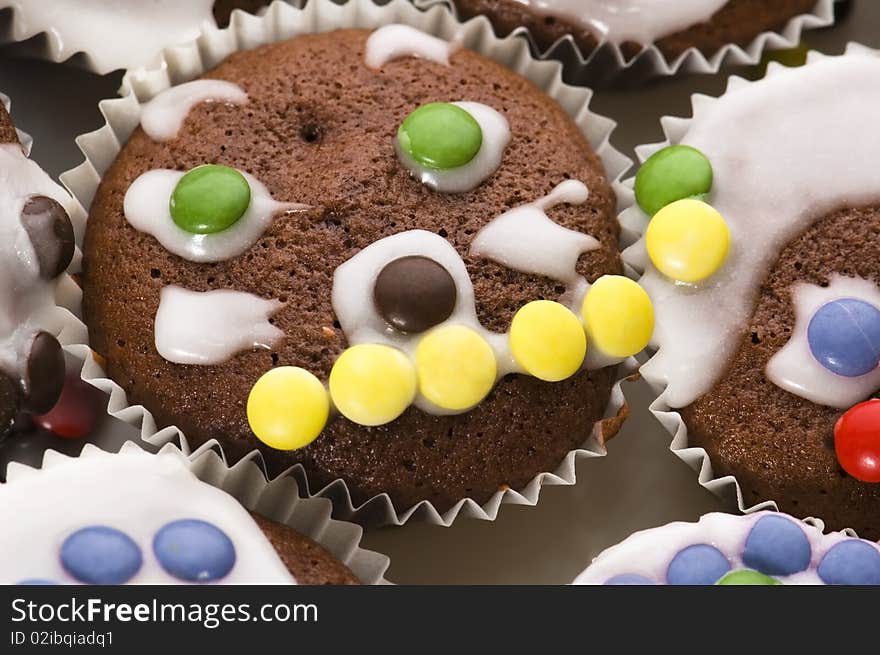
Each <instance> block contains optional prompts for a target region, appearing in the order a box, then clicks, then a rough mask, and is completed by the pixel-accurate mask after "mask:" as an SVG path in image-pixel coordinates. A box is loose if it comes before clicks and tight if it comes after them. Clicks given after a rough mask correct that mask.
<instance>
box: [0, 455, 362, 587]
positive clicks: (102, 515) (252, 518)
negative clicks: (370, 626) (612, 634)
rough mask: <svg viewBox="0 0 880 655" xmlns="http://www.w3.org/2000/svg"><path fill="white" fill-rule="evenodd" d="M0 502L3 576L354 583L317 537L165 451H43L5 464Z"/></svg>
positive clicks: (50, 580) (17, 580) (58, 580)
mask: <svg viewBox="0 0 880 655" xmlns="http://www.w3.org/2000/svg"><path fill="white" fill-rule="evenodd" d="M254 495H255V494H251V498H253V497H254ZM257 497H259V495H258V494H257ZM0 499H2V502H0V512H5V516H6V523H7V525H14V526H15V529H14V530H7V531H5V533H4V536H3V537H0V553H2V554H3V555H4V557H3V561H4V562H5V565H4V566H3V571H2V572H0V578H2V582H3V583H4V584H77V583H84V584H102V585H104V584H108V585H109V584H113V585H115V584H206V583H220V584H308V585H323V584H360V582H359V581H358V579H357V577H356V576H355V575H354V573H352V571H351V570H350V569H349V568H348V567H347V566H346V565H345V564H343V563H342V562H340V561H339V560H338V559H337V558H336V557H334V556H333V555H331V554H330V553H329V552H328V551H327V550H325V549H324V548H323V547H322V546H321V545H319V544H317V543H316V542H314V541H312V540H311V539H309V538H308V537H305V536H303V535H302V534H300V533H298V532H297V531H296V530H294V529H292V528H291V527H289V526H288V525H284V524H282V523H278V522H275V521H272V520H269V519H267V518H264V517H262V516H260V515H259V514H256V513H250V512H248V511H247V510H246V509H245V508H243V507H242V506H241V505H240V504H239V503H238V501H237V500H236V499H235V498H233V497H232V496H230V495H229V494H227V493H225V492H224V491H222V490H220V489H217V488H215V487H213V486H211V485H208V484H205V483H204V482H201V481H199V479H198V478H196V476H195V475H193V473H192V472H191V470H190V466H189V465H188V463H187V461H186V459H185V458H184V457H183V456H181V455H180V454H179V453H177V452H174V451H171V450H167V451H164V452H161V453H159V454H157V455H150V454H147V453H145V452H143V451H142V450H140V449H138V448H137V447H135V446H130V447H127V448H124V449H123V451H122V452H121V453H120V454H117V455H112V454H109V453H105V452H103V451H101V450H98V449H97V448H94V447H91V446H88V447H86V449H85V450H84V451H83V454H82V455H81V456H80V457H78V458H70V457H66V456H64V455H60V454H58V453H55V452H52V451H49V452H47V453H46V455H45V459H44V462H43V467H42V469H40V470H38V469H32V468H29V467H25V466H22V465H15V464H13V465H11V466H10V470H9V481H8V482H7V483H6V484H3V485H0ZM307 502H308V501H307ZM22 516H31V517H33V516H39V517H40V520H38V521H35V520H32V521H22V520H21V517H22ZM323 521H324V522H326V518H325V519H323ZM317 522H321V519H320V518H318V519H317ZM355 532H356V534H357V533H359V531H355ZM22 544H27V548H26V549H22V548H21V545H22ZM354 550H357V549H356V548H355V549H354ZM95 553H101V557H99V558H96V557H95ZM361 553H365V551H361ZM359 554H360V553H359ZM366 555H369V554H368V553H367V554H366ZM362 559H369V557H365V558H364V557H362Z"/></svg>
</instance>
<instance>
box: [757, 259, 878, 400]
mask: <svg viewBox="0 0 880 655" xmlns="http://www.w3.org/2000/svg"><path fill="white" fill-rule="evenodd" d="M792 298H793V300H794V310H795V325H794V329H793V330H792V333H791V339H789V341H788V343H786V344H785V346H783V347H782V348H781V349H780V350H779V352H777V353H776V354H775V355H773V357H772V358H771V359H770V361H769V362H767V367H766V374H767V379H769V380H770V381H771V382H772V383H773V384H775V385H777V386H779V387H782V388H783V389H785V390H786V391H789V392H791V393H793V394H795V395H798V396H800V397H801V398H806V399H807V400H809V401H810V402H814V403H817V404H819V405H828V406H829V407H838V408H840V409H846V408H848V407H852V406H853V405H855V404H856V403H858V402H860V401H862V400H864V399H865V398H867V397H868V396H869V395H871V394H872V393H874V392H875V391H877V389H880V368H878V369H874V370H873V371H872V372H870V373H868V374H866V375H862V376H859V377H855V378H850V377H844V376H842V375H835V374H834V373H832V372H831V371H829V370H828V369H827V368H825V367H824V366H822V365H821V364H820V363H819V362H818V361H816V358H815V357H813V354H812V352H811V351H810V343H809V341H808V339H807V327H808V326H809V324H810V319H811V318H812V317H813V314H815V313H816V311H818V309H819V308H820V307H822V306H823V305H825V304H826V303H829V302H831V301H832V300H837V299H840V298H858V299H859V300H864V301H865V302H867V303H870V304H872V305H874V306H876V307H880V289H878V287H877V285H876V284H874V283H873V282H871V281H870V280H863V279H861V278H852V277H844V276H843V275H833V276H832V277H831V279H830V282H829V284H828V286H827V287H819V286H816V285H814V284H807V283H806V282H801V283H799V284H797V285H795V287H794V289H793V290H792Z"/></svg>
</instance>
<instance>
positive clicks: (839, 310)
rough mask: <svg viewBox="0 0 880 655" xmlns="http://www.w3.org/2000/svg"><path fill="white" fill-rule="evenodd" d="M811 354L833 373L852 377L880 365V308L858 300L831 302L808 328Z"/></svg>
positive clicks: (823, 306)
mask: <svg viewBox="0 0 880 655" xmlns="http://www.w3.org/2000/svg"><path fill="white" fill-rule="evenodd" d="M807 340H808V341H809V344H810V352H811V353H813V357H815V358H816V361H818V362H819V363H820V364H821V365H822V366H824V367H825V368H827V369H828V370H829V371H831V372H832V373H836V374H837V375H842V376H844V377H848V378H853V377H859V376H861V375H865V374H867V373H870V372H871V371H873V370H874V369H875V368H877V365H878V363H880V309H877V308H876V307H875V306H874V305H871V304H870V303H866V302H865V301H864V300H859V299H858V298H839V299H838V300H832V301H831V302H829V303H826V304H825V305H822V307H820V308H819V310H818V311H817V312H816V313H815V314H813V318H812V319H810V325H809V326H808V327H807Z"/></svg>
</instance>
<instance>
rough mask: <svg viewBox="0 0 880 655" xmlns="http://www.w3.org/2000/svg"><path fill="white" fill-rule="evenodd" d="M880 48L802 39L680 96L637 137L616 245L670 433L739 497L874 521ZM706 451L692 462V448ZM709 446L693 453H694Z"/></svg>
mask: <svg viewBox="0 0 880 655" xmlns="http://www.w3.org/2000/svg"><path fill="white" fill-rule="evenodd" d="M874 100H880V53H878V52H876V51H873V50H869V49H867V48H862V47H859V46H855V45H854V46H851V47H850V48H849V49H848V50H847V52H846V54H844V55H842V56H836V57H826V56H822V55H819V54H816V53H811V54H810V55H809V57H808V60H807V64H806V65H805V66H802V67H799V68H787V67H782V66H779V65H771V66H770V67H769V69H768V72H767V76H766V77H765V78H764V79H762V80H759V81H757V82H752V83H748V82H745V81H744V80H741V79H737V78H732V79H731V80H730V83H729V85H728V88H727V91H726V93H725V94H724V95H723V96H721V97H720V98H718V99H712V98H707V97H703V96H700V97H694V115H693V118H691V119H683V120H675V121H672V120H670V121H668V122H665V123H664V125H665V128H666V131H667V137H668V141H667V142H666V143H664V144H660V145H656V146H649V147H645V148H644V149H642V150H641V152H640V154H642V155H644V163H643V164H642V166H641V169H640V170H639V172H638V175H637V176H636V178H635V180H634V199H635V206H634V207H633V208H631V209H629V210H627V211H626V212H625V213H624V215H623V216H622V220H623V221H625V222H628V223H630V222H631V223H632V224H635V225H638V226H639V228H638V229H640V230H643V232H644V237H643V239H641V240H640V241H639V242H638V243H637V244H635V245H634V246H632V247H631V248H630V249H629V250H628V251H627V252H626V253H625V258H626V259H628V260H629V261H630V262H631V263H633V265H635V266H636V267H638V268H640V269H641V270H643V271H644V276H643V277H642V278H641V281H640V282H641V284H642V286H643V287H644V288H645V290H646V291H647V292H648V294H649V295H650V296H651V298H652V300H653V301H654V307H655V311H656V317H657V328H656V331H655V333H654V338H653V340H652V348H653V350H654V354H653V356H652V357H651V359H650V360H649V361H648V362H647V363H646V364H644V365H643V366H642V368H641V372H642V374H643V376H644V377H645V379H646V380H647V381H648V382H649V383H651V384H652V385H653V387H654V388H655V389H656V390H657V392H658V394H659V398H658V399H657V401H656V402H655V404H654V405H653V409H654V411H655V414H656V415H657V417H658V418H659V419H660V420H661V422H663V424H664V425H665V426H666V427H667V429H668V430H669V431H670V432H671V433H672V434H673V435H674V441H673V444H672V448H673V450H675V451H676V452H678V453H679V454H680V456H682V457H683V458H684V459H686V460H687V461H689V462H690V463H692V464H693V465H694V466H696V467H702V474H701V481H702V482H703V483H704V484H706V485H707V486H709V487H711V488H712V489H714V490H719V491H720V490H724V489H728V490H729V489H730V486H731V483H732V482H734V481H735V482H736V484H737V486H736V489H735V492H736V494H737V496H738V498H739V501H740V506H741V509H746V508H750V507H754V506H757V507H766V506H768V505H769V504H771V503H775V505H776V506H777V507H778V508H779V509H780V510H783V511H786V512H788V513H790V514H793V515H795V516H800V517H806V516H815V517H818V518H821V519H822V520H823V521H825V523H826V524H827V525H829V526H830V527H832V528H834V529H844V528H852V529H854V530H856V531H857V532H858V533H859V535H861V536H864V537H867V538H872V539H876V538H877V537H880V400H877V399H876V396H877V394H878V391H880V265H878V262H880V241H878V239H877V234H878V232H880V183H878V180H877V178H876V176H874V175H873V174H872V172H871V171H873V169H874V167H875V164H876V161H877V160H878V157H880V128H878V125H877V122H876V121H875V120H874V118H873V116H872V115H871V112H870V110H869V109H868V107H869V106H870V105H871V104H872V102H873V101H874ZM706 458H708V462H705V461H704V460H705V459H706ZM707 464H708V465H707Z"/></svg>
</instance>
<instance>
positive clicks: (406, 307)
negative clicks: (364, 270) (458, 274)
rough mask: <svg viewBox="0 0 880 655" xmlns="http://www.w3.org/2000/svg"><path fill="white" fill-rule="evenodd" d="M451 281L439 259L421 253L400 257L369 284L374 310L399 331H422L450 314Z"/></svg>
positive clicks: (453, 283) (453, 303)
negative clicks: (371, 290) (374, 281)
mask: <svg viewBox="0 0 880 655" xmlns="http://www.w3.org/2000/svg"><path fill="white" fill-rule="evenodd" d="M456 296H457V293H456V290H455V280H454V279H453V278H452V275H451V274H450V273H449V271H448V270H446V268H445V267H444V266H443V265H442V264H440V263H439V262H437V261H435V260H433V259H431V258H429V257H423V256H421V255H410V256H407V257H400V258H398V259H395V260H394V261H392V262H389V263H388V264H386V265H385V267H384V268H383V269H382V270H381V271H380V272H379V275H378V277H377V278H376V284H375V286H374V287H373V298H374V300H375V304H376V311H378V312H379V315H380V316H381V317H382V318H383V319H385V321H386V322H387V323H388V324H389V325H391V326H392V327H393V328H395V329H397V330H400V331H401V332H408V333H412V332H424V331H425V330H427V329H428V328H431V327H434V326H435V325H438V324H440V323H442V322H443V321H445V320H446V319H447V318H449V317H450V316H451V315H452V312H453V310H454V309H455V301H456Z"/></svg>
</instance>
